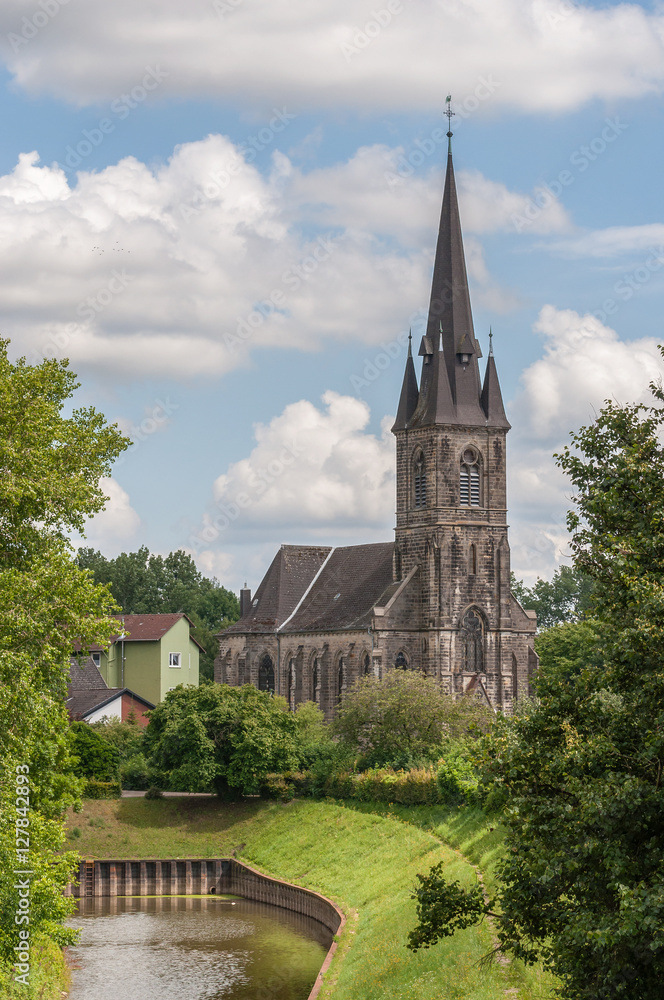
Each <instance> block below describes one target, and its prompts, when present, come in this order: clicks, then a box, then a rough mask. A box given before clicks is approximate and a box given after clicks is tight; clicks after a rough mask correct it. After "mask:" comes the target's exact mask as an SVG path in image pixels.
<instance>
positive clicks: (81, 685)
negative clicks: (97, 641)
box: [69, 656, 108, 691]
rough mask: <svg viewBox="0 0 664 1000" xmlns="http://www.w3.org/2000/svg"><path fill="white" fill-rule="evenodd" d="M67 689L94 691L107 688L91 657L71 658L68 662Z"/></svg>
mask: <svg viewBox="0 0 664 1000" xmlns="http://www.w3.org/2000/svg"><path fill="white" fill-rule="evenodd" d="M69 687H70V690H72V691H94V690H99V689H100V688H107V687H108V686H107V684H106V682H105V681H104V678H103V677H102V675H101V674H100V673H99V670H98V669H97V667H96V665H95V664H94V662H93V660H92V657H91V656H85V657H81V658H79V657H77V656H72V658H71V660H70V661H69Z"/></svg>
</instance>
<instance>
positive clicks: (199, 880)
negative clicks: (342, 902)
mask: <svg viewBox="0 0 664 1000" xmlns="http://www.w3.org/2000/svg"><path fill="white" fill-rule="evenodd" d="M208 893H229V894H230V895H233V896H242V897H244V898H245V899H254V900H256V901H258V902H260V903H270V904H271V905H272V906H281V907H283V909H285V910H291V911H293V912H294V913H301V914H303V915H304V916H307V917H311V918H312V919H313V920H318V921H319V923H321V924H323V925H324V926H325V927H327V928H328V930H330V931H331V932H332V933H333V934H336V933H337V932H338V931H339V929H340V928H341V926H342V925H343V923H344V916H343V914H342V912H341V910H339V909H337V907H336V906H335V905H334V903H332V902H331V901H330V900H329V899H326V898H325V897H324V896H321V895H319V893H317V892H312V891H311V890H310V889H302V888H301V887H300V886H297V885H291V884H290V883H288V882H282V881H281V880H280V879H276V878H270V877H269V876H268V875H262V874H261V873H260V872H258V871H256V870H255V869H254V868H250V867H249V865H245V864H242V862H240V861H236V860H235V859H234V858H214V859H210V858H200V859H192V860H187V861H182V860H179V859H172V860H167V861H164V860H161V859H149V860H146V861H120V860H115V861H82V862H81V864H80V868H79V885H77V886H71V885H70V886H69V887H68V890H67V895H73V896H77V897H84V898H85V897H90V896H191V895H207V894H208Z"/></svg>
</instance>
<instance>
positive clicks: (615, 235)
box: [553, 222, 664, 257]
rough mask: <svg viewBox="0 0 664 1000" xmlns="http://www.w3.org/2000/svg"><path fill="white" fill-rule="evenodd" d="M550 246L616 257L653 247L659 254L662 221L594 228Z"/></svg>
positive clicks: (662, 242)
mask: <svg viewBox="0 0 664 1000" xmlns="http://www.w3.org/2000/svg"><path fill="white" fill-rule="evenodd" d="M553 249H554V250H558V251H561V252H562V253H564V254H568V255H570V256H572V257H617V256H619V255H621V254H629V253H637V252H644V251H646V252H647V251H651V252H652V251H655V252H657V253H659V254H660V256H661V255H662V254H664V223H661V222H652V223H649V224H647V225H644V226H611V227H609V228H608V229H597V230H596V231H595V232H592V233H586V234H585V235H583V236H578V237H577V238H576V239H570V240H564V241H563V240H561V241H560V242H558V243H554V244H553Z"/></svg>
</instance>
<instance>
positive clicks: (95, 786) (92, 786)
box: [83, 778, 122, 799]
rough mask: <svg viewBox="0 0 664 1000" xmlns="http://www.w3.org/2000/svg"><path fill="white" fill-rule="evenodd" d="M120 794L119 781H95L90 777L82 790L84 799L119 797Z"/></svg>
mask: <svg viewBox="0 0 664 1000" xmlns="http://www.w3.org/2000/svg"><path fill="white" fill-rule="evenodd" d="M121 795H122V789H121V788H120V782H119V781H97V779H96V778H90V780H89V781H88V782H87V784H86V786H85V789H84V791H83V798H85V799H119V798H120V796H121Z"/></svg>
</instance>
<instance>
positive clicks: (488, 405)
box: [482, 330, 511, 430]
mask: <svg viewBox="0 0 664 1000" xmlns="http://www.w3.org/2000/svg"><path fill="white" fill-rule="evenodd" d="M482 409H483V410H484V414H485V416H486V421H487V424H488V426H489V427H506V428H507V429H508V430H509V429H510V427H511V424H510V422H509V420H508V419H507V417H506V416H505V407H504V406H503V396H502V393H501V391H500V383H499V381H498V372H497V370H496V362H495V359H494V356H493V333H492V332H491V330H489V357H488V358H487V362H486V371H485V372H484V385H483V386H482Z"/></svg>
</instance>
